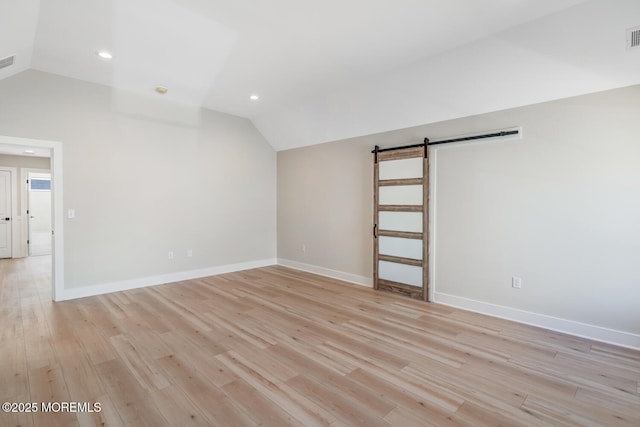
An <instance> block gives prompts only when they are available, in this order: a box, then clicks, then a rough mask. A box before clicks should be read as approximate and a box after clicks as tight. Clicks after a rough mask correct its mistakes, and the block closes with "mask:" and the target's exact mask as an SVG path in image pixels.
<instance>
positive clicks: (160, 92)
mask: <svg viewBox="0 0 640 427" xmlns="http://www.w3.org/2000/svg"><path fill="white" fill-rule="evenodd" d="M168 90H169V89H167V88H166V87H164V86H158V87H157V88H156V92H158V93H159V94H160V95H164V94H165V93H167V91H168Z"/></svg>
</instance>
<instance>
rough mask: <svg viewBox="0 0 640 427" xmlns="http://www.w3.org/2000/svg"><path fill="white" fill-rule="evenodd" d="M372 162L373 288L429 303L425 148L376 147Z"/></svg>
mask: <svg viewBox="0 0 640 427" xmlns="http://www.w3.org/2000/svg"><path fill="white" fill-rule="evenodd" d="M374 157H375V164H374V229H373V235H374V272H373V279H374V288H375V289H380V290H386V291H391V292H396V293H400V294H403V295H407V296H410V297H412V298H416V299H422V300H425V301H428V300H429V269H428V259H429V257H428V249H429V244H428V223H429V222H428V219H429V218H428V211H429V208H428V207H429V205H428V202H429V181H428V180H429V159H428V157H427V146H426V144H425V145H420V146H411V147H408V148H399V149H380V148H379V147H377V146H376V149H375V150H374Z"/></svg>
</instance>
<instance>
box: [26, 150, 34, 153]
mask: <svg viewBox="0 0 640 427" xmlns="http://www.w3.org/2000/svg"><path fill="white" fill-rule="evenodd" d="M24 154H36V152H35V151H33V150H24Z"/></svg>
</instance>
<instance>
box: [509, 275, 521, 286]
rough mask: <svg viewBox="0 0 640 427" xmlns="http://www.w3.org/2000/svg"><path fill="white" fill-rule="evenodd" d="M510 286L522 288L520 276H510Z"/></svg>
mask: <svg viewBox="0 0 640 427" xmlns="http://www.w3.org/2000/svg"><path fill="white" fill-rule="evenodd" d="M511 287H512V288H516V289H522V278H521V277H517V276H513V277H512V278H511Z"/></svg>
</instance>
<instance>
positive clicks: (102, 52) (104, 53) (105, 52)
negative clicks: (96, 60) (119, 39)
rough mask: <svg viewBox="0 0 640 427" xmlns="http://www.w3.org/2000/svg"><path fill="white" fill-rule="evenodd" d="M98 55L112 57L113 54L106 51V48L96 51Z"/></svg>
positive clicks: (106, 57)
mask: <svg viewBox="0 0 640 427" xmlns="http://www.w3.org/2000/svg"><path fill="white" fill-rule="evenodd" d="M98 56H99V57H100V58H102V59H112V58H113V55H112V54H110V53H109V52H107V51H106V50H101V51H100V52H98Z"/></svg>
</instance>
